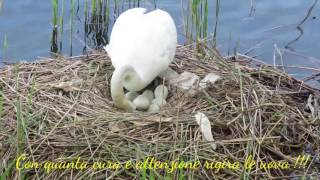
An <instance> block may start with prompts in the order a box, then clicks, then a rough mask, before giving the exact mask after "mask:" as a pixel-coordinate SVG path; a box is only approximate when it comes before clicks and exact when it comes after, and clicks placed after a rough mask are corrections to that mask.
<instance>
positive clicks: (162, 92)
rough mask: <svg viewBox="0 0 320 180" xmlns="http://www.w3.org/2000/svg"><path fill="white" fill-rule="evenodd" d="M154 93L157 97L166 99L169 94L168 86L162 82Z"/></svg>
mask: <svg viewBox="0 0 320 180" xmlns="http://www.w3.org/2000/svg"><path fill="white" fill-rule="evenodd" d="M154 95H155V97H156V98H160V99H166V98H167V96H168V88H167V87H166V86H164V85H162V84H161V85H159V86H157V88H156V89H155V90H154Z"/></svg>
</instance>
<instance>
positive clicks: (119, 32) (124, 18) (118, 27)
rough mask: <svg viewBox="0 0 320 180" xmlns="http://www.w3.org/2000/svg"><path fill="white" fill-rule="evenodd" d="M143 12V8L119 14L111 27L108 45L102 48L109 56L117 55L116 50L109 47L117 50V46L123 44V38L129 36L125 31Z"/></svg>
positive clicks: (144, 10)
mask: <svg viewBox="0 0 320 180" xmlns="http://www.w3.org/2000/svg"><path fill="white" fill-rule="evenodd" d="M145 12H146V9H145V8H133V9H129V10H127V11H125V12H123V13H122V14H120V16H119V17H118V18H117V20H116V22H115V24H114V25H113V28H112V32H111V37H110V42H109V44H107V45H106V46H104V47H103V48H104V50H105V51H107V53H108V54H109V56H112V54H117V53H118V52H117V51H116V49H115V48H112V47H111V46H114V47H116V48H117V46H118V45H121V44H123V43H125V38H126V37H127V36H128V34H130V33H128V32H126V31H127V30H129V29H131V27H132V26H133V24H134V23H136V21H137V20H138V18H139V17H140V16H142V15H143V14H144V13H145ZM122 49H124V48H122Z"/></svg>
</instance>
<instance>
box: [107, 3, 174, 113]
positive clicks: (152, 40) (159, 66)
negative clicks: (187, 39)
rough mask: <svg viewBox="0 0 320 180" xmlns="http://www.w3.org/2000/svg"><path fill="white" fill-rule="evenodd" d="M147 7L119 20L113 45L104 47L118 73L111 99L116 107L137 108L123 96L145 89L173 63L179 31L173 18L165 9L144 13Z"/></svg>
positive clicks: (127, 13) (124, 15)
mask: <svg viewBox="0 0 320 180" xmlns="http://www.w3.org/2000/svg"><path fill="white" fill-rule="evenodd" d="M145 12H146V9H144V8H134V9H129V10H127V11H125V12H124V13H122V14H121V15H120V16H119V18H118V19H117V20H116V22H115V24H114V26H113V29H112V32H111V36H110V43H109V45H107V46H106V47H105V50H106V51H107V52H108V54H109V56H110V58H111V61H112V65H113V66H114V67H115V72H114V74H113V76H112V79H111V96H112V99H113V100H114V103H115V105H116V106H117V107H119V108H123V109H126V110H129V111H132V110H134V109H135V106H134V104H132V103H131V102H129V101H128V100H127V99H126V98H125V97H124V93H123V86H124V87H125V88H126V89H127V90H129V91H139V90H141V89H143V88H145V87H146V86H147V85H148V84H149V83H150V82H151V81H152V80H154V79H155V78H156V77H157V76H158V75H159V74H160V73H161V72H163V71H165V70H166V69H167V68H168V66H169V64H170V63H171V62H172V60H173V58H174V54H175V49H176V44H177V32H176V27H175V24H174V21H173V19H172V18H171V16H170V15H169V14H168V13H167V12H165V11H162V10H159V9H158V10H155V11H152V12H149V13H145Z"/></svg>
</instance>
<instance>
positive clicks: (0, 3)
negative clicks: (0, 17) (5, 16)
mask: <svg viewBox="0 0 320 180" xmlns="http://www.w3.org/2000/svg"><path fill="white" fill-rule="evenodd" d="M2 4H3V0H0V12H1V9H2Z"/></svg>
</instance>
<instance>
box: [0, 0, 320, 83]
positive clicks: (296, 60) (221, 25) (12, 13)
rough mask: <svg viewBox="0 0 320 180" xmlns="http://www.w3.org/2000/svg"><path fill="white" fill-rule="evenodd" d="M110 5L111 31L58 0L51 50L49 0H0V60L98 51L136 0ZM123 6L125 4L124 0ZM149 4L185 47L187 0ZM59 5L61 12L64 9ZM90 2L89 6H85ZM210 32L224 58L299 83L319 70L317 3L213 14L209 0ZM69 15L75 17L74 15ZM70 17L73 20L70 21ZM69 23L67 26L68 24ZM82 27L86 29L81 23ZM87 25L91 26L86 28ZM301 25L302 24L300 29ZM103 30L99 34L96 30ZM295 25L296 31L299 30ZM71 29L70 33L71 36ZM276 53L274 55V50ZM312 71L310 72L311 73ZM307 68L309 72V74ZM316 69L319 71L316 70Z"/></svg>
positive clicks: (266, 0)
mask: <svg viewBox="0 0 320 180" xmlns="http://www.w3.org/2000/svg"><path fill="white" fill-rule="evenodd" d="M132 1H133V0H131V2H130V5H128V3H122V4H120V5H119V4H118V5H117V6H118V10H117V11H115V10H114V9H115V6H116V5H115V4H114V2H113V1H112V2H111V3H110V16H109V22H111V23H110V26H109V28H106V27H105V26H106V25H105V24H100V26H99V24H95V23H96V22H99V20H98V21H94V23H92V22H93V21H90V22H91V26H90V22H89V23H88V19H86V18H85V15H84V14H85V0H75V1H74V3H75V4H74V9H73V13H71V12H72V8H71V5H70V2H71V0H65V1H63V0H60V1H59V11H58V13H59V15H62V12H63V16H62V17H63V18H62V19H63V29H62V31H61V32H62V36H61V35H60V34H59V32H60V30H59V28H58V32H57V33H58V34H59V35H58V36H59V38H60V39H61V40H59V41H57V44H55V45H54V46H53V43H52V41H51V39H52V36H53V35H54V34H53V29H54V28H53V25H52V16H53V10H52V9H53V8H52V3H51V1H49V0H0V2H2V5H1V10H0V60H1V61H8V60H10V61H20V60H26V61H32V60H34V59H35V58H36V57H39V56H50V51H57V50H58V51H59V52H61V53H62V54H65V55H79V54H82V53H83V52H84V51H85V50H86V48H84V47H85V46H84V44H87V46H88V47H89V48H95V47H101V46H102V45H103V44H105V43H107V37H108V35H109V33H110V31H111V27H112V23H113V22H114V20H115V17H116V15H115V14H117V13H115V14H114V12H121V11H123V10H125V9H127V8H129V7H132V6H137V5H138V3H137V2H135V3H134V4H132ZM126 2H129V1H128V0H127V1H126ZM155 2H156V4H154V1H153V0H150V1H142V2H139V6H141V7H148V8H149V9H153V8H154V7H157V8H161V9H164V10H166V11H168V12H169V13H170V14H171V15H172V16H173V18H174V20H175V23H176V25H177V28H178V31H179V43H180V44H184V43H185V36H184V23H183V22H184V20H185V19H184V18H183V16H182V15H183V14H185V13H186V10H184V11H183V10H182V9H187V6H188V1H187V0H158V1H157V0H155ZM62 4H63V9H64V10H63V11H62ZM89 4H90V3H89ZM208 7H209V11H208V12H209V16H208V31H209V34H210V33H212V32H213V31H214V29H215V22H216V20H217V17H218V23H217V47H218V49H219V50H221V51H222V52H223V53H224V54H225V55H228V54H230V55H232V54H233V52H234V51H235V50H236V51H237V52H240V53H247V54H248V55H250V56H255V57H256V58H258V59H262V60H263V61H265V62H267V63H270V64H273V63H274V54H276V56H275V57H276V58H275V59H276V64H279V63H281V61H280V55H279V54H281V57H282V61H283V63H284V64H285V65H286V66H289V67H292V66H303V67H309V68H306V69H303V68H288V69H287V71H289V73H291V74H292V75H294V76H295V77H297V78H299V79H303V78H305V77H308V76H310V75H311V74H314V73H317V72H318V70H317V68H318V67H319V66H320V53H319V50H320V43H319V40H320V33H319V27H320V11H319V10H320V5H319V3H317V0H316V1H314V0H308V1H306V0H290V1H278V0H259V1H255V0H242V1H239V0H222V1H220V6H219V14H218V16H217V15H216V9H217V8H216V1H215V0H209V5H208ZM71 14H74V15H73V16H72V15H71ZM71 19H72V21H71ZM71 23H72V24H73V27H72V28H71V26H70V24H71ZM85 23H86V24H87V25H85ZM88 24H89V26H88ZM299 25H300V26H299ZM99 27H100V29H102V30H97V28H98V29H99ZM298 27H299V28H298ZM71 31H72V34H71ZM277 50H278V51H277ZM313 68H314V70H312V69H313ZM310 69H311V70H310ZM319 71H320V69H319Z"/></svg>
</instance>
